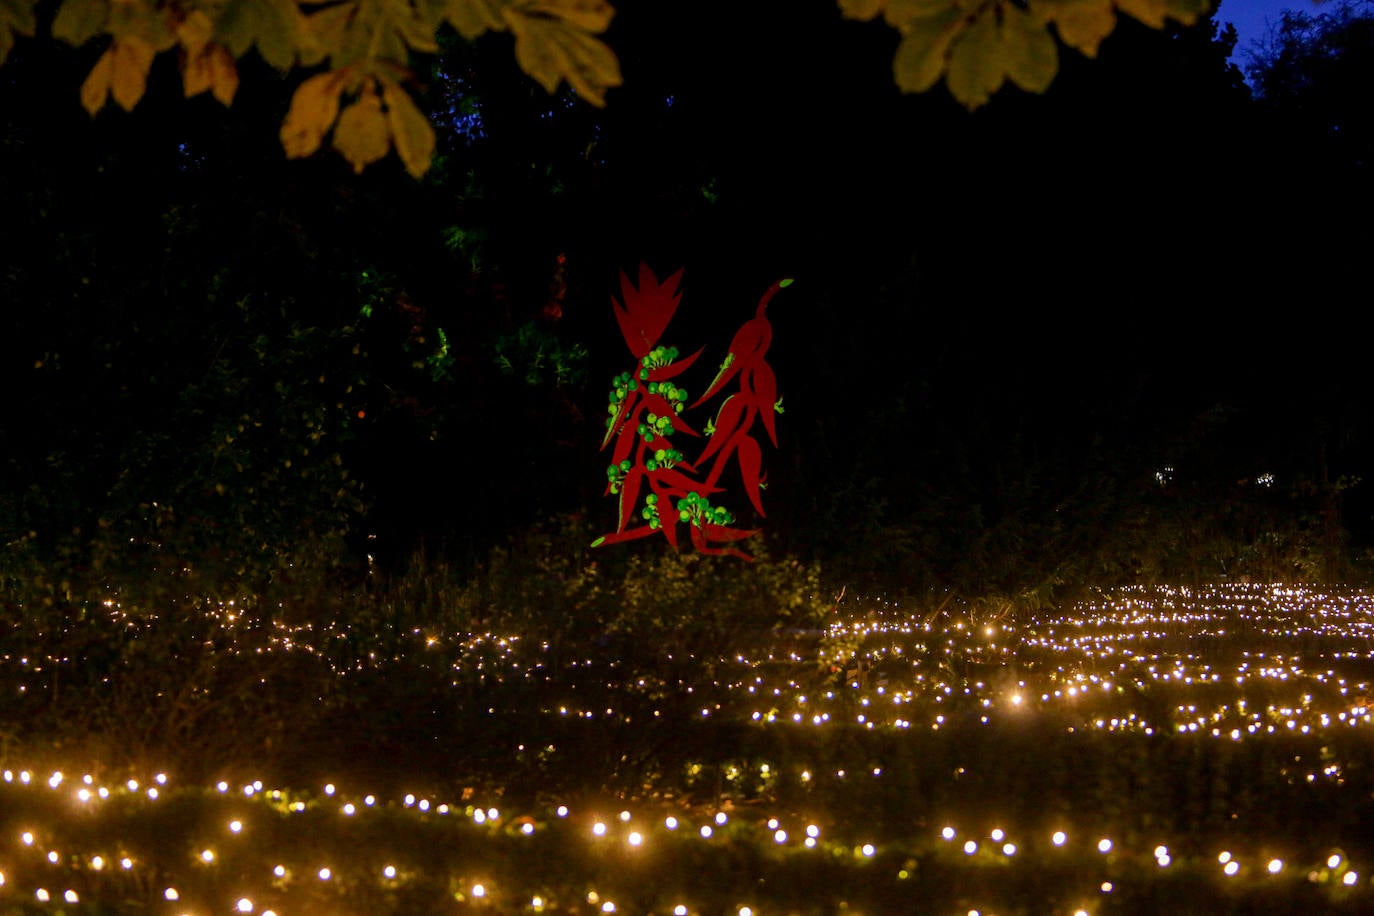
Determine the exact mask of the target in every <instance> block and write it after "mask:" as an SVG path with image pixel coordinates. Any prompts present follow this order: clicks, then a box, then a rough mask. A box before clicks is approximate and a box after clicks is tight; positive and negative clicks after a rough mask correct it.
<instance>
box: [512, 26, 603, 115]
mask: <svg viewBox="0 0 1374 916" xmlns="http://www.w3.org/2000/svg"><path fill="white" fill-rule="evenodd" d="M507 21H508V22H509V24H510V28H511V31H512V32H514V33H515V61H516V63H518V64H519V65H520V69H522V70H524V71H525V72H526V73H528V74H529V75H530V76H532V77H533V78H534V80H535V81H536V82H537V83H539V84H540V85H541V86H543V87H544V89H545V90H546V91H548V92H553V91H554V90H555V89H557V88H558V84H559V82H561V81H562V80H565V79H566V80H567V81H568V85H570V86H572V88H573V90H574V91H576V92H577V94H578V95H580V96H582V97H583V98H584V99H586V100H587V101H589V102H591V103H592V104H593V105H597V106H603V105H605V104H606V95H605V93H606V90H607V89H609V88H611V87H613V86H619V85H620V83H621V77H620V63H619V62H618V61H617V60H616V57H615V54H614V53H612V51H611V49H610V48H608V47H607V46H606V45H605V44H603V43H602V42H601V41H599V40H598V39H596V38H594V37H592V36H591V35H590V34H588V33H587V32H585V31H583V30H582V29H580V28H577V27H576V26H574V25H569V24H568V23H565V22H563V21H562V20H560V19H551V18H544V17H538V16H525V15H519V14H514V13H512V14H508V16H507Z"/></svg>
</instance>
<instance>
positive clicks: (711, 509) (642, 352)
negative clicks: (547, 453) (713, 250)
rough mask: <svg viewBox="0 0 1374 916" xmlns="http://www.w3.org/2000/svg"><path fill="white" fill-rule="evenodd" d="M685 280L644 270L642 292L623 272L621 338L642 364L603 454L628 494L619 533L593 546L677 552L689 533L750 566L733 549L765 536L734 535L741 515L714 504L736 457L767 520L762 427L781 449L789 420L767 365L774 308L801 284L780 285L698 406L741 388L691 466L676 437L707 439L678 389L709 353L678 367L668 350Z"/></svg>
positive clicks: (612, 416) (618, 391) (619, 392)
mask: <svg viewBox="0 0 1374 916" xmlns="http://www.w3.org/2000/svg"><path fill="white" fill-rule="evenodd" d="M681 278H682V271H681V270H679V271H677V272H676V273H674V274H673V275H672V276H670V277H668V278H667V279H666V280H664V281H663V282H661V283H660V282H659V280H658V278H657V277H655V276H654V274H653V271H651V270H650V269H649V268H648V266H647V265H644V264H641V265H640V267H639V285H638V287H636V286H634V285H633V284H632V283H631V281H630V278H629V277H627V276H625V275H624V274H623V273H622V274H621V275H620V290H621V299H622V301H619V302H617V301H615V299H614V298H612V305H613V307H614V308H615V317H616V320H617V321H618V322H619V323H620V332H621V334H622V335H623V336H624V337H625V343H626V344H627V345H628V346H629V348H630V353H631V354H632V355H633V356H634V357H635V358H636V359H637V360H639V364H638V365H637V366H636V367H635V369H634V371H632V372H623V373H621V374H620V375H618V376H616V377H615V379H614V380H613V381H612V387H611V395H610V404H609V406H608V413H609V417H608V418H607V420H606V436H605V438H604V439H603V440H602V442H601V448H602V449H603V450H604V449H605V448H607V447H608V446H611V445H612V443H614V447H613V449H612V452H611V464H610V467H608V468H607V469H606V477H607V482H606V492H607V493H608V494H617V495H619V497H620V513H619V521H618V524H617V527H616V530H615V531H614V532H613V533H611V534H607V535H604V536H602V537H599V538H597V539H596V540H595V541H594V542H593V543H592V546H593V547H599V546H600V545H602V544H614V543H618V542H621V541H630V540H634V539H636V538H642V537H648V536H649V535H651V534H653V533H655V532H662V533H663V536H664V537H666V538H667V539H668V543H670V544H672V545H673V546H674V547H677V546H678V525H680V524H686V525H687V526H688V531H689V532H690V535H691V538H692V544H693V546H694V547H695V548H696V549H697V551H698V552H700V553H704V554H730V555H732V556H737V557H741V558H743V559H746V560H748V559H751V558H750V556H749V555H748V554H746V553H745V552H744V551H742V550H740V549H739V548H738V547H735V546H734V543H735V542H736V541H740V540H743V539H745V538H747V537H750V536H751V535H754V534H757V533H758V529H752V530H747V529H742V528H736V527H733V526H734V521H735V518H734V516H733V515H731V514H730V512H729V511H727V510H726V509H725V508H724V507H721V506H712V505H711V502H710V499H709V497H710V496H712V495H714V494H716V493H720V492H722V490H723V488H722V487H720V486H719V485H718V484H719V481H720V477H721V474H722V473H723V472H724V471H725V469H726V467H727V465H728V464H729V462H730V459H731V458H732V457H733V458H734V459H735V463H736V464H737V465H738V467H739V471H740V477H741V479H742V480H743V482H744V487H745V492H746V493H747V494H748V496H749V501H750V502H751V503H753V505H754V509H755V510H756V511H757V512H758V513H759V515H763V514H764V511H763V499H762V491H763V488H764V486H765V484H764V478H763V474H762V468H763V450H762V448H761V447H760V446H759V443H758V441H757V440H756V439H754V437H753V435H752V430H753V427H754V424H755V421H761V422H762V424H763V428H764V431H765V432H767V433H768V438H769V440H770V441H771V442H772V443H773V445H774V446H776V445H777V444H778V435H777V427H776V425H775V422H774V418H773V414H774V413H775V412H776V413H781V412H782V406H781V403H780V402H778V401H777V388H778V384H777V379H776V377H775V376H774V374H773V367H772V366H770V365H768V362H767V355H768V345H769V344H770V343H771V342H772V339H773V328H772V325H770V324H769V323H768V318H767V316H766V314H765V309H766V308H767V307H768V302H769V301H770V300H771V299H772V298H773V296H774V295H775V294H776V293H777V291H778V290H779V289H782V288H783V287H786V286H788V285H789V284H790V283H791V282H792V281H791V280H780V281H778V282H777V283H774V284H773V285H772V286H771V287H769V288H768V290H767V292H765V293H764V294H763V298H762V299H760V300H759V305H758V309H757V310H756V311H755V313H754V317H753V318H751V319H749V320H748V321H746V322H745V323H744V324H743V325H742V326H741V327H740V329H739V330H738V331H736V332H735V338H734V340H733V341H732V342H731V344H730V350H729V352H728V353H727V354H726V356H725V361H724V362H723V363H721V366H720V371H719V372H717V373H716V377H715V380H714V381H712V382H711V384H710V385H709V386H708V387H707V389H706V392H705V393H704V394H703V395H702V396H701V397H700V398H698V399H697V400H696V401H695V402H693V403H692V405H691V407H693V408H695V407H697V406H698V405H700V404H701V403H702V402H704V401H707V400H710V399H711V398H714V397H715V396H716V395H718V394H720V393H721V392H723V391H724V390H725V389H726V388H727V387H728V386H730V385H731V383H734V382H738V384H739V387H738V390H737V391H735V392H734V393H733V394H730V395H728V396H727V397H726V398H725V400H724V401H722V402H721V405H720V409H719V410H718V411H717V412H716V417H715V419H714V420H713V421H708V422H707V424H706V428H705V433H706V445H705V448H703V449H702V450H701V453H700V454H698V455H697V456H696V458H695V459H694V460H692V461H688V460H687V459H686V456H685V455H684V454H683V453H682V452H681V451H679V450H678V449H676V448H674V447H673V441H672V440H673V436H675V435H678V434H681V435H685V436H691V437H694V438H698V439H699V438H701V433H699V432H697V431H696V430H695V429H693V428H692V427H691V426H689V425H688V424H687V422H686V421H685V420H683V419H682V412H683V410H684V408H685V407H686V406H687V392H686V391H685V390H684V389H682V388H680V387H678V385H677V384H676V383H675V382H674V381H673V380H674V379H676V378H677V377H678V376H680V375H681V374H682V373H683V372H685V371H687V369H688V368H690V367H691V365H692V364H693V363H694V362H696V360H697V357H699V356H700V355H701V351H700V350H698V351H697V352H695V353H693V354H692V355H691V356H686V357H683V358H682V359H679V358H678V350H677V348H676V347H664V346H661V345H660V344H659V338H660V337H661V336H662V335H663V331H664V330H665V329H666V328H667V326H668V322H669V321H671V320H672V317H673V313H674V312H675V311H677V306H678V303H679V302H680V301H681V298H682V295H681V293H679V292H678V284H679V282H680V281H681ZM707 462H709V463H710V467H709V469H707V468H706V464H707ZM703 473H704V474H705V476H704V477H703V476H702V475H703ZM641 494H643V500H642V501H641V499H640V495H641ZM636 520H638V521H639V522H640V524H637V525H633V526H632V525H631V522H633V521H636Z"/></svg>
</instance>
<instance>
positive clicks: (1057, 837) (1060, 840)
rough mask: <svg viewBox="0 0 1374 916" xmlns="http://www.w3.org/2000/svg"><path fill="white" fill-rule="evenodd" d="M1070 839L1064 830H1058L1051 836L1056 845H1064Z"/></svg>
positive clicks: (1051, 840)
mask: <svg viewBox="0 0 1374 916" xmlns="http://www.w3.org/2000/svg"><path fill="white" fill-rule="evenodd" d="M1068 841H1069V838H1068V836H1067V835H1066V834H1065V833H1064V831H1062V830H1056V831H1055V832H1054V836H1052V837H1050V842H1051V843H1053V844H1054V845H1056V846H1063V845H1064V844H1065V843H1067V842H1068Z"/></svg>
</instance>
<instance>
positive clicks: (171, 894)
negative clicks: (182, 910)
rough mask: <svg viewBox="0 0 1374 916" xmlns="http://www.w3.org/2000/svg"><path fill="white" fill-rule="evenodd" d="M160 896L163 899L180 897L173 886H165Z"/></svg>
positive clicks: (177, 898)
mask: <svg viewBox="0 0 1374 916" xmlns="http://www.w3.org/2000/svg"><path fill="white" fill-rule="evenodd" d="M162 897H163V899H164V900H180V899H181V895H180V894H178V893H177V889H176V888H174V887H169V888H167V889H166V890H164V891H163V892H162Z"/></svg>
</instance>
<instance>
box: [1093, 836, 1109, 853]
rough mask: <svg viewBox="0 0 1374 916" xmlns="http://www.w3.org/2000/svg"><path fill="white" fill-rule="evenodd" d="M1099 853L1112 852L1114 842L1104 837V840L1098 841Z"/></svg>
mask: <svg viewBox="0 0 1374 916" xmlns="http://www.w3.org/2000/svg"><path fill="white" fill-rule="evenodd" d="M1097 851H1098V852H1111V851H1112V841H1111V840H1109V839H1107V838H1106V837H1103V838H1102V839H1100V840H1098V841H1097Z"/></svg>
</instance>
